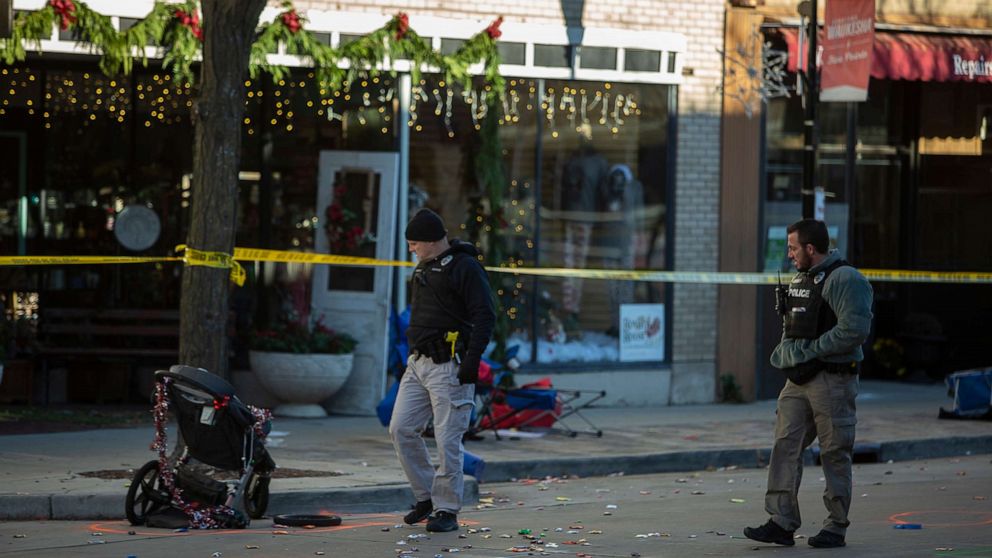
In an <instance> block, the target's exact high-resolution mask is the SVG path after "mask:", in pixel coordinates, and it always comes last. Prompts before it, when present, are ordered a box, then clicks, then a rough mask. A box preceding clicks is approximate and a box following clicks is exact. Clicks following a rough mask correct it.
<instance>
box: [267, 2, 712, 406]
mask: <svg viewBox="0 0 992 558" xmlns="http://www.w3.org/2000/svg"><path fill="white" fill-rule="evenodd" d="M273 4H275V2H273ZM296 6H297V7H298V8H300V9H303V10H305V9H308V8H313V9H321V10H346V11H351V12H355V11H370V12H376V13H384V14H392V13H396V12H398V11H401V10H402V11H405V12H407V13H408V14H410V16H411V19H412V20H413V21H412V22H411V23H412V24H413V27H414V28H416V16H417V15H431V16H437V17H447V18H460V17H463V18H467V19H480V20H489V19H491V18H493V17H495V16H496V15H503V16H504V17H505V18H506V22H505V23H504V26H510V25H513V22H514V21H523V22H528V23H545V24H558V25H564V24H566V23H573V24H574V23H578V21H577V19H578V17H580V14H581V24H582V25H583V26H587V27H610V28H622V29H636V30H659V31H674V32H678V33H683V34H685V35H686V36H687V38H688V52H687V53H686V55H685V58H684V66H685V68H686V73H687V74H689V75H686V77H685V82H684V84H683V85H681V86H680V87H679V98H678V105H679V114H678V123H679V125H678V147H677V152H678V155H677V162H676V164H677V177H676V185H675V200H674V215H675V238H674V242H675V262H674V267H675V269H677V270H682V271H716V270H717V262H718V224H719V187H720V168H719V162H720V99H721V97H720V93H719V92H718V90H717V88H718V86H719V85H720V83H721V79H722V75H723V65H722V56H721V55H720V54H719V52H718V49H722V47H723V36H724V33H723V26H724V3H723V2H722V1H721V0H696V1H681V2H678V1H671V2H661V1H659V0H611V1H610V2H606V1H599V2H590V1H581V0H561V1H555V0H496V1H488V2H478V3H474V4H473V3H467V2H464V1H463V0H458V1H454V0H440V1H438V0H432V1H427V0H409V1H407V2H402V3H400V2H396V1H395V0H357V1H354V2H328V1H320V0H297V1H296ZM427 6H430V8H428V7H427ZM566 16H567V18H568V21H566ZM674 298H675V301H674V308H673V325H674V327H673V332H674V333H673V339H672V345H673V347H672V349H673V350H672V359H673V366H672V388H671V397H670V401H671V403H673V404H680V403H697V402H709V401H712V400H713V398H714V395H715V381H716V365H715V361H716V331H717V327H716V325H717V324H716V315H717V305H716V301H717V289H716V287H715V286H709V285H690V284H679V285H675V287H674Z"/></svg>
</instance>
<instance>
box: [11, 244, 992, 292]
mask: <svg viewBox="0 0 992 558" xmlns="http://www.w3.org/2000/svg"><path fill="white" fill-rule="evenodd" d="M176 251H177V252H182V255H181V256H180V257H157V258H156V257H132V256H0V266H7V265H72V264H131V263H149V262H169V261H182V262H184V263H186V264H187V265H203V266H208V267H216V268H225V269H228V268H229V269H230V270H231V280H232V281H234V282H235V283H237V284H238V285H242V284H244V282H245V276H246V274H245V270H244V268H242V267H241V265H240V264H238V261H256V262H278V263H303V264H315V265H337V266H355V267H413V266H414V264H413V262H407V261H402V260H379V259H375V258H365V257H360V256H341V255H336V254H313V253H309V252H291V251H287V250H264V249H259V248H235V249H234V255H233V256H232V255H230V254H225V253H223V252H207V251H203V250H196V249H193V248H189V247H188V246H185V245H179V246H177V247H176ZM486 270H487V271H490V272H493V273H509V274H513V275H540V276H548V277H575V278H582V279H609V280H614V281H647V282H655V283H701V284H720V285H774V284H776V283H778V281H779V277H780V276H779V275H778V274H775V273H736V272H717V271H712V272H709V271H650V270H625V269H571V268H565V267H512V266H505V267H504V266H501V267H492V266H487V267H486ZM861 273H862V274H864V276H865V277H867V278H868V279H869V280H871V281H879V282H883V281H884V282H898V283H965V284H992V273H989V272H977V271H906V270H896V269H862V270H861ZM781 277H782V281H787V280H788V279H787V277H791V274H790V275H788V276H787V275H785V274H783V275H782V276H781Z"/></svg>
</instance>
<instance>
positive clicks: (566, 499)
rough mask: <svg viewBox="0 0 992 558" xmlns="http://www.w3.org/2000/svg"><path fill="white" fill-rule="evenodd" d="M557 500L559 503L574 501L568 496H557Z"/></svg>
mask: <svg viewBox="0 0 992 558" xmlns="http://www.w3.org/2000/svg"><path fill="white" fill-rule="evenodd" d="M555 500H557V501H559V502H570V501H571V500H572V499H571V498H569V497H568V496H555Z"/></svg>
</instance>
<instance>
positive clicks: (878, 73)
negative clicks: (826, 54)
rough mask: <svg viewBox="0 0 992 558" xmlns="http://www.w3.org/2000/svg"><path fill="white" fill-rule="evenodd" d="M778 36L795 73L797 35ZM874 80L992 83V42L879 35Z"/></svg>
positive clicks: (784, 30) (958, 37)
mask: <svg viewBox="0 0 992 558" xmlns="http://www.w3.org/2000/svg"><path fill="white" fill-rule="evenodd" d="M779 32H780V33H781V34H782V37H783V38H784V39H785V42H786V44H787V45H788V47H789V71H792V72H794V71H796V67H797V66H798V64H797V59H798V56H797V52H798V50H799V47H798V35H797V33H798V32H797V30H796V29H795V28H787V27H783V28H780V29H779ZM804 50H805V49H804ZM804 65H805V64H804ZM871 77H873V78H876V79H902V80H908V81H965V82H976V83H992V38H990V37H973V36H967V35H954V36H951V35H933V34H923V33H893V32H885V31H876V32H875V46H874V48H873V49H872V60H871Z"/></svg>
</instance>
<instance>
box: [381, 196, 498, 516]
mask: <svg viewBox="0 0 992 558" xmlns="http://www.w3.org/2000/svg"><path fill="white" fill-rule="evenodd" d="M447 234H448V233H447V231H446V230H445V227H444V221H442V220H441V217H440V216H438V214H437V213H434V212H433V211H431V210H430V209H421V210H420V211H419V212H417V214H416V215H414V216H413V219H411V220H410V223H409V224H408V225H407V227H406V240H407V245H408V247H409V249H410V252H413V253H414V254H416V256H417V262H418V263H417V267H416V268H415V269H414V271H413V277H412V279H411V285H410V300H411V310H410V327H409V329H408V330H407V340H408V341H409V344H410V358H409V360H407V368H406V372H405V373H404V374H403V379H402V380H401V381H400V388H399V393H398V394H397V396H396V405H395V406H394V407H393V416H392V419H391V420H390V422H389V435H390V437H391V438H392V440H393V446H394V447H395V448H396V455H397V457H398V458H399V460H400V464H401V465H402V466H403V471H404V472H405V473H406V476H407V479H409V480H410V486H411V488H412V489H413V493H414V496H416V498H417V503H416V504H415V505H414V507H413V511H411V512H410V513H408V514H407V515H406V517H404V518H403V520H404V521H405V522H406V523H407V524H410V525H413V524H414V523H419V522H421V521H423V520H424V519H427V518H428V517H430V520H429V521H428V522H427V530H428V531H433V532H447V531H455V530H457V529H458V512H459V510H460V509H461V504H462V488H463V484H464V480H463V476H462V461H463V458H464V456H463V450H464V448H463V447H462V436H463V435H464V434H465V432H466V431H467V430H468V426H469V420H470V418H471V414H472V406H473V404H474V399H475V382H476V381H477V380H478V377H479V362H480V360H481V359H482V353H483V351H485V349H486V345H488V344H489V337H490V336H491V335H492V331H493V324H494V322H495V319H496V316H495V313H494V312H493V302H492V294H491V292H490V288H489V277H488V276H487V275H486V270H485V269H483V267H482V265H481V264H480V263H479V259H478V256H479V251H478V250H476V248H475V246H473V245H472V244H468V243H465V242H460V241H458V240H457V239H452V240H450V241H449V240H448V236H447ZM432 415H433V418H434V439H435V442H436V443H437V449H438V459H439V464H438V468H437V470H436V471H435V469H434V467H433V466H432V465H431V462H430V456H429V455H428V453H427V445H426V444H425V442H424V439H423V436H422V435H423V432H424V428H425V427H426V426H427V422H428V421H429V420H430V419H431V416H432ZM432 512H433V516H431V513H432Z"/></svg>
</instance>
